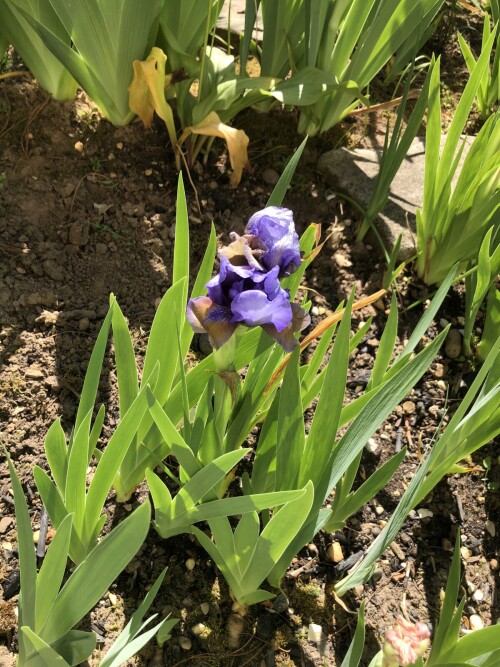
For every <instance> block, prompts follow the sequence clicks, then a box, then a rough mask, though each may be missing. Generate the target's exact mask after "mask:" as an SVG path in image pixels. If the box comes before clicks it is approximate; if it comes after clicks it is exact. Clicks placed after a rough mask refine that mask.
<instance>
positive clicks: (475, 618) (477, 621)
mask: <svg viewBox="0 0 500 667" xmlns="http://www.w3.org/2000/svg"><path fill="white" fill-rule="evenodd" d="M469 623H470V627H471V630H481V628H484V623H483V619H482V618H481V616H479V615H478V614H472V615H471V616H470V617H469Z"/></svg>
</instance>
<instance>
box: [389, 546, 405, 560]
mask: <svg viewBox="0 0 500 667" xmlns="http://www.w3.org/2000/svg"><path fill="white" fill-rule="evenodd" d="M391 550H392V553H393V554H394V555H395V556H396V558H399V560H404V559H405V552H404V551H403V549H401V547H400V546H399V544H398V543H397V542H392V543H391Z"/></svg>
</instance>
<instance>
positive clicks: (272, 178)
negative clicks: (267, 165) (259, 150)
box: [262, 169, 280, 185]
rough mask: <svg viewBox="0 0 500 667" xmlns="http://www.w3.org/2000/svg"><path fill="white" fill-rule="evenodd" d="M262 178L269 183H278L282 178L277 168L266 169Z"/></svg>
mask: <svg viewBox="0 0 500 667" xmlns="http://www.w3.org/2000/svg"><path fill="white" fill-rule="evenodd" d="M262 180H263V181H264V183H267V184H268V185H276V183H277V182H278V181H279V180H280V175H279V174H278V172H277V171H276V170H275V169H264V171H263V172H262Z"/></svg>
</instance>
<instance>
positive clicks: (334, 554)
mask: <svg viewBox="0 0 500 667" xmlns="http://www.w3.org/2000/svg"><path fill="white" fill-rule="evenodd" d="M326 559H327V560H328V561H330V563H340V561H342V560H344V553H343V551H342V547H341V546H340V542H332V544H330V546H329V547H328V549H327V550H326Z"/></svg>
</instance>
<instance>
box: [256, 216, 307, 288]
mask: <svg viewBox="0 0 500 667" xmlns="http://www.w3.org/2000/svg"><path fill="white" fill-rule="evenodd" d="M245 232H246V234H251V235H253V236H256V237H258V238H259V239H260V241H261V243H262V244H263V245H264V246H265V247H266V248H267V250H266V252H264V253H263V254H262V256H261V257H259V262H260V263H261V264H262V265H263V266H264V268H266V269H268V270H269V269H272V268H273V267H275V266H279V268H280V276H285V275H290V273H293V272H294V271H295V270H296V269H297V268H298V267H299V266H300V247H299V237H298V235H297V232H296V231H295V224H294V221H293V213H292V211H290V210H289V209H287V208H281V207H279V206H268V207H267V208H264V209H263V210H262V211H257V213H254V214H253V215H252V217H251V218H250V220H249V221H248V225H247V227H246V230H245Z"/></svg>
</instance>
